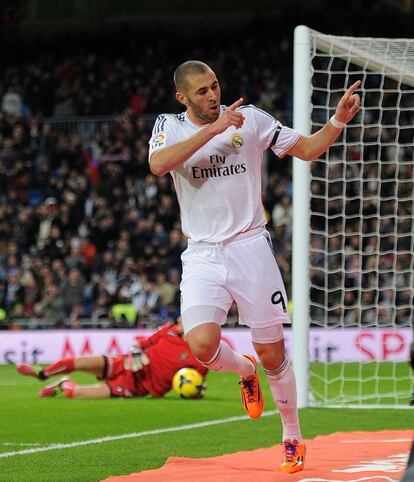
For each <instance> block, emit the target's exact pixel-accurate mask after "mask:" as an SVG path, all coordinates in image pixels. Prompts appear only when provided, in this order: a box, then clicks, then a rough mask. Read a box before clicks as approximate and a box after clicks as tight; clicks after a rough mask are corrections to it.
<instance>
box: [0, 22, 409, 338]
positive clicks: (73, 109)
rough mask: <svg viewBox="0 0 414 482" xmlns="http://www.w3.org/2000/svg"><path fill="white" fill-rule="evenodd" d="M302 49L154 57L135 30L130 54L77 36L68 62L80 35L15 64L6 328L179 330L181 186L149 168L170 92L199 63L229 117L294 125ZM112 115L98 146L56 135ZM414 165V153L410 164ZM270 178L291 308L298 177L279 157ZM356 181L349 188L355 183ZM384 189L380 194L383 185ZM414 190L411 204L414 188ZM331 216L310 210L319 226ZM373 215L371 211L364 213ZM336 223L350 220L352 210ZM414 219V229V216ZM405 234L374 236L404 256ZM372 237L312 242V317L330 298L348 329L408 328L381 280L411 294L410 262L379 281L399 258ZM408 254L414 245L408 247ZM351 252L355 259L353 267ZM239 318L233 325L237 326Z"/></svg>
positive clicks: (5, 121)
mask: <svg viewBox="0 0 414 482" xmlns="http://www.w3.org/2000/svg"><path fill="white" fill-rule="evenodd" d="M290 39H291V32H290V31H289V32H287V33H286V35H281V36H280V37H279V38H273V37H272V36H263V37H255V36H254V35H250V36H244V37H243V38H242V39H239V38H238V39H237V40H233V41H230V40H229V42H228V43H227V44H226V47H225V48H223V47H222V45H221V44H220V42H219V41H215V40H214V39H211V38H209V39H208V41H206V42H204V43H202V44H197V45H196V46H194V47H193V48H192V49H191V48H190V51H189V47H188V44H186V43H185V42H184V43H177V42H175V43H171V41H170V40H171V39H169V38H168V37H163V36H158V37H157V38H154V39H153V41H152V42H151V43H150V44H149V43H148V42H143V41H141V40H142V39H141V38H140V37H139V36H137V35H135V34H133V33H132V32H131V31H129V30H128V29H127V28H125V29H123V30H122V31H120V32H119V35H117V38H116V40H114V39H113V38H111V37H109V36H107V35H105V34H101V35H100V36H99V35H98V36H97V35H90V36H82V37H81V38H77V37H73V38H72V37H70V36H69V40H70V44H71V46H72V49H71V51H70V53H67V50H65V46H66V45H67V44H68V35H66V36H63V37H57V38H56V39H55V41H54V42H51V41H50V39H49V40H48V41H47V42H46V43H44V44H43V43H42V41H41V40H38V41H37V42H33V43H32V44H31V45H27V44H25V45H23V44H22V45H20V44H19V45H17V46H16V51H17V52H18V53H19V55H16V57H15V58H18V59H19V63H17V62H16V61H12V60H10V59H7V58H5V59H4V60H3V65H2V76H1V78H0V98H1V113H0V327H1V328H3V329H10V328H17V327H19V326H21V320H30V323H28V322H27V321H26V322H25V324H24V326H30V327H39V328H42V327H50V326H53V327H72V328H78V327H83V326H112V327H131V326H136V325H139V326H147V325H150V326H155V325H158V324H160V323H163V322H164V321H165V320H166V319H169V318H171V317H173V316H175V315H176V314H177V313H178V310H179V297H180V295H179V280H180V270H181V261H180V256H181V253H182V251H183V250H184V248H185V244H186V240H185V239H183V237H182V235H181V231H180V221H179V217H178V206H177V203H176V198H175V195H174V192H173V185H172V182H171V180H170V177H169V176H164V177H162V178H156V177H154V176H152V175H151V174H150V173H149V169H148V166H147V162H148V161H147V154H148V148H147V145H148V140H149V137H150V132H151V131H150V129H151V126H152V122H153V119H154V114H157V113H161V112H177V111H178V109H179V107H178V104H176V103H175V102H174V95H173V93H174V91H173V85H172V84H171V81H170V79H171V78H172V72H173V70H174V68H175V66H176V65H177V64H178V63H179V62H180V61H182V60H185V59H187V58H188V57H193V58H203V60H205V61H207V62H208V63H209V64H211V65H212V66H213V68H214V69H215V70H216V71H217V73H218V74H219V76H220V78H221V79H222V83H223V84H224V85H223V91H224V92H225V93H226V98H224V99H223V102H224V103H229V102H232V101H234V99H237V98H239V97H240V96H243V97H244V98H245V100H246V102H247V103H254V104H255V105H256V106H258V107H261V108H263V109H264V110H266V111H268V112H269V113H271V114H273V115H275V117H277V118H278V119H279V120H281V122H283V123H286V124H288V125H291V118H290V117H289V116H287V115H286V112H287V113H289V112H291V102H292V90H291V79H292V72H291V40H290ZM103 46H105V48H102V47H103ZM121 46H122V47H121ZM63 52H66V55H63ZM102 52H105V54H103V53H102ZM241 52H243V55H242V56H241V55H240V53H241ZM154 59H156V63H154ZM276 59H277V61H276ZM281 65H284V68H281V67H280V66H281ZM103 115H105V116H108V117H107V118H102V117H97V118H96V119H95V120H90V121H89V123H87V126H88V128H89V130H88V132H87V133H85V131H84V130H82V129H80V128H79V126H81V125H82V123H81V122H79V123H73V126H74V128H73V129H72V128H71V129H70V130H67V129H66V127H67V126H68V125H69V124H70V122H69V120H68V122H67V123H65V122H56V120H57V119H60V120H61V119H65V118H66V119H72V118H73V116H81V117H82V118H83V117H84V116H92V117H94V116H95V117H96V116H103ZM115 116H116V117H115ZM71 125H72V124H71ZM368 155H369V153H368ZM405 155H406V156H407V157H410V155H411V156H412V152H411V154H410V152H409V150H408V149H407V152H406V154H405ZM264 165H265V169H264V176H263V179H264V185H263V203H264V207H265V210H266V212H267V217H268V220H269V226H268V227H269V230H270V233H271V235H272V238H273V242H274V248H275V252H276V256H277V260H278V264H279V267H280V269H281V271H282V276H283V278H284V280H285V284H286V287H287V291H288V295H289V297H290V294H291V293H290V291H291V251H292V245H291V231H292V224H291V223H292V199H291V197H292V189H291V163H290V162H289V159H283V160H277V159H276V158H275V156H274V155H273V154H272V153H269V154H268V157H267V159H265V163H264ZM371 166H372V167H371V169H372V173H373V172H374V170H375V169H378V165H377V164H376V163H375V162H374V161H372V163H371ZM355 168H356V167H355V165H353V167H352V166H351V168H350V170H349V171H348V170H347V171H346V172H347V174H346V176H347V175H348V173H349V176H352V175H353V174H355V173H354V172H353V171H352V169H355ZM393 168H395V166H394V167H393V166H391V161H390V168H389V169H391V170H392V169H393ZM332 169H334V168H332ZM404 169H405V171H404V176H411V178H412V166H411V173H410V172H409V167H408V166H407V167H405V168H404ZM387 172H388V171H387ZM401 172H402V171H400V174H399V175H400V176H401V175H402V174H401ZM332 174H333V175H334V176H335V173H332ZM385 174H386V172H385V170H384V171H383V174H380V179H381V176H385ZM338 176H339V177H341V176H342V174H338ZM342 177H343V176H342ZM372 177H373V178H374V179H377V178H378V175H376V176H375V175H374V174H372ZM394 179H395V180H394V183H393V182H392V181H390V182H388V184H387V189H388V191H387V192H391V193H392V192H395V189H396V186H397V181H398V180H399V178H398V176H397V177H394ZM331 186H332V189H335V186H334V183H333V184H332V185H331ZM371 187H372V189H373V194H375V195H376V194H378V188H377V187H376V186H374V185H373V183H371ZM405 188H406V189H407V190H408V191H410V189H411V191H410V192H411V193H412V186H411V185H408V184H406V185H405ZM324 189H325V187H324V186H323V183H321V182H319V181H314V182H313V184H312V190H313V192H314V193H315V194H318V193H322V191H324ZM338 189H340V188H339V184H338ZM408 191H407V192H408ZM322 194H324V192H323V193H322ZM383 194H384V195H385V194H386V193H385V191H384V193H383ZM314 202H316V203H317V201H314ZM390 202H391V201H390ZM354 207H355V203H354ZM319 208H320V206H319V207H318V206H316V205H313V206H312V209H313V210H314V211H316V212H317V211H318V210H319ZM371 208H372V209H374V207H373V206H372V203H371V205H370V204H369V203H368V204H367V205H364V207H363V209H364V210H365V211H366V210H368V211H369V210H370V209H371ZM332 209H333V210H336V211H335V212H338V213H339V214H340V213H342V211H340V209H341V208H340V207H339V205H336V206H334V205H332ZM384 209H385V208H384ZM389 209H391V211H392V207H391V205H390V206H389ZM403 209H404V210H405V211H404V213H405V215H406V216H409V215H412V211H411V210H412V207H410V206H409V205H408V203H407V204H404V208H403ZM338 210H339V211H338ZM374 210H375V209H374ZM365 211H364V212H365ZM368 211H367V212H368ZM332 212H333V211H332ZM358 212H359V211H358ZM375 212H377V211H375ZM312 219H313V224H314V225H313V229H314V230H316V231H318V229H321V226H320V223H323V222H324V221H321V218H320V217H318V216H317V215H316V216H315V215H314V216H313V218H312ZM353 219H354V218H353ZM404 219H407V218H406V217H404ZM374 222H375V220H372V221H371V222H370V223H371V224H372V223H374ZM393 222H395V221H392V220H389V221H387V220H386V219H384V221H381V226H380V227H378V226H373V225H372V226H371V225H367V232H372V233H377V232H378V230H379V232H381V233H391V234H390V235H389V241H388V243H391V245H392V244H393V243H394V244H395V241H393V240H392V239H391V237H392V232H394V231H393V228H394V226H391V224H392V223H393ZM318 223H319V224H318ZM358 223H359V220H358V219H356V220H355V222H354V224H352V222H351V223H348V225H347V226H346V229H348V231H349V232H348V233H347V235H346V236H345V237H346V241H345V237H343V239H342V238H340V236H335V233H336V232H337V231H339V229H337V228H338V226H337V225H335V224H332V225H330V227H329V228H330V235H329V236H328V237H326V236H325V237H324V236H323V235H314V236H312V263H313V271H312V298H313V301H314V303H313V307H312V309H313V316H314V317H316V318H317V317H322V318H323V317H325V316H326V313H325V312H324V309H322V308H321V307H320V306H322V304H323V302H324V301H325V300H324V297H326V296H327V294H328V293H329V297H330V298H329V300H330V301H329V303H328V306H329V309H328V311H329V316H336V315H339V314H343V313H340V311H341V310H347V313H346V316H347V317H348V318H349V319H351V318H352V319H354V321H355V322H360V323H368V324H369V323H371V322H373V321H372V320H375V321H376V320H377V318H378V316H379V315H378V310H381V304H384V306H385V305H386V306H388V307H389V309H390V310H391V311H392V310H394V315H392V316H394V319H395V311H396V308H395V307H396V305H398V304H401V305H402V306H403V307H404V308H403V309H401V310H400V312H399V313H398V316H400V317H402V318H401V319H405V317H407V316H409V314H410V309H409V307H408V306H409V300H408V299H407V297H408V298H409V297H410V296H412V293H411V291H410V289H400V290H397V289H396V288H395V287H394V286H393V280H394V279H395V276H397V275H395V274H394V275H392V274H390V275H389V276H388V277H387V276H385V275H384V276H383V275H382V274H381V273H383V269H382V267H384V269H385V270H386V269H388V268H387V265H386V263H387V262H388V263H391V264H392V266H391V268H390V269H389V272H390V273H397V274H398V273H399V272H400V276H397V277H398V282H399V283H400V286H404V284H405V283H407V282H409V281H410V279H409V277H410V274H409V266H410V263H411V268H412V263H413V259H412V258H413V255H412V252H411V255H410V254H407V255H406V256H405V257H402V258H401V259H399V260H397V261H396V260H394V259H391V255H389V256H385V255H384V256H382V255H381V262H380V266H381V270H380V271H381V272H380V274H378V266H379V265H378V262H377V261H376V260H375V259H374V257H375V256H378V254H377V253H378V251H381V250H384V252H385V253H388V248H387V247H386V246H385V245H382V247H381V248H380V249H379V248H378V247H377V246H375V243H376V242H377V241H376V239H377V237H376V236H374V235H373V236H371V237H369V236H362V237H363V238H364V239H363V241H362V240H361V237H359V238H358V236H357V235H356V234H355V233H356V232H357V229H356V225H357V224H358ZM387 223H388V227H387V226H386V224H387ZM364 229H365V228H364ZM341 232H345V231H341ZM348 234H349V236H348ZM357 238H358V239H357ZM387 239H388V238H387ZM410 239H412V238H409V235H408V234H407V236H406V237H404V242H405V243H409V242H410ZM385 242H386V241H383V243H385ZM411 242H412V241H411ZM328 244H329V246H328ZM370 250H371V251H370ZM408 250H409V248H408ZM344 251H347V252H348V254H350V256H349V257H348V258H347V263H349V265H348V264H347V265H346V266H345V265H344V263H345V261H343V254H344ZM362 251H364V254H362ZM353 253H354V254H356V256H353ZM370 253H371V254H370ZM387 260H388V261H387ZM361 263H362V264H361ZM384 263H385V264H384ZM393 263H394V264H393ZM395 263H397V265H398V266H400V264H401V266H402V268H401V270H396V269H395V266H396V264H395ZM407 263H408V268H407ZM327 264H329V266H331V265H333V266H338V267H340V269H342V270H343V269H345V272H346V273H347V274H346V278H347V279H346V284H345V285H344V280H343V279H342V278H341V276H339V275H338V274H335V273H333V274H332V275H329V280H327V278H326V277H325V275H324V274H322V272H321V271H318V269H317V268H318V266H322V265H327ZM371 265H372V266H371ZM393 267H394V268H393ZM361 273H363V274H361ZM360 276H363V277H364V280H363V281H361V280H360V279H358V277H360ZM381 276H382V278H384V277H385V278H387V280H388V281H387V283H386V284H385V286H386V289H384V290H382V291H381V292H379V291H378V290H376V289H375V288H370V286H371V284H373V283H374V284H375V283H378V281H379V277H381ZM392 276H394V278H393V277H392ZM411 276H412V275H411ZM390 277H391V278H392V279H391V281H389V279H390ZM382 278H381V279H382ZM411 281H412V279H411ZM343 286H345V287H346V288H347V290H343V289H342V287H343ZM408 286H410V285H408ZM411 286H412V284H411ZM361 287H363V288H364V289H362V290H361ZM393 290H394V291H393ZM396 293H397V294H398V296H397V297H396ZM410 293H411V295H410ZM364 304H368V306H370V308H372V309H371V312H370V315H369V316H368V315H367V316H361V315H360V314H359V315H358V310H361V305H364ZM397 307H398V306H397ZM411 309H412V308H411ZM335 310H336V311H335ZM384 310H385V308H384ZM384 313H385V311H384ZM380 316H382V315H380ZM236 318H237V314H236V312H235V310H233V309H232V310H231V313H230V317H229V321H228V323H229V324H233V323H234V321H235V319H236ZM387 319H389V317H388V318H387ZM370 320H371V321H370Z"/></svg>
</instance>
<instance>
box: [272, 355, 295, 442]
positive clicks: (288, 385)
mask: <svg viewBox="0 0 414 482" xmlns="http://www.w3.org/2000/svg"><path fill="white" fill-rule="evenodd" d="M265 372H266V376H267V379H268V381H269V385H270V391H271V392H272V397H273V400H274V402H275V404H276V406H277V408H278V410H279V413H280V418H281V419H282V425H283V440H286V439H291V440H293V439H296V440H297V441H298V442H303V438H302V433H301V430H300V424H299V415H298V409H297V397H296V381H295V374H294V372H293V369H292V366H291V364H290V362H289V360H288V359H287V358H285V360H284V362H283V363H282V364H281V365H280V367H279V368H278V369H277V370H275V371H269V370H266V369H265Z"/></svg>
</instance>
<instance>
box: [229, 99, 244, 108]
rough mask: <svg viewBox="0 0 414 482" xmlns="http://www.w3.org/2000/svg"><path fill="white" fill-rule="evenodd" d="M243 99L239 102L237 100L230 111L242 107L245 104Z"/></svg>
mask: <svg viewBox="0 0 414 482" xmlns="http://www.w3.org/2000/svg"><path fill="white" fill-rule="evenodd" d="M243 101H244V99H243V97H240V99H239V100H236V102H234V104H231V106H230V107H229V109H230V110H236V109H237V107H240V106H241V105H242V104H243Z"/></svg>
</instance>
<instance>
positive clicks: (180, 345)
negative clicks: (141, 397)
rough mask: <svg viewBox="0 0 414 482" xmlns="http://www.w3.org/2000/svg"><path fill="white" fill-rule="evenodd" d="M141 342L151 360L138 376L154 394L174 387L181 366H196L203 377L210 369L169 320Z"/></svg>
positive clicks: (142, 383) (155, 395)
mask: <svg viewBox="0 0 414 482" xmlns="http://www.w3.org/2000/svg"><path fill="white" fill-rule="evenodd" d="M139 342H140V345H141V347H142V349H143V350H145V353H146V354H147V356H148V358H149V360H150V363H149V365H146V366H145V367H144V369H143V372H144V373H141V372H142V371H140V372H137V374H136V376H137V377H138V378H139V382H140V383H141V385H142V386H143V387H145V389H146V390H147V391H148V393H150V394H151V395H152V396H153V397H161V396H162V395H164V394H165V393H166V392H168V391H169V390H171V386H172V379H173V377H174V375H175V374H176V372H178V370H180V369H181V368H186V367H188V368H195V369H196V370H197V371H198V372H199V373H200V374H201V375H203V377H204V376H205V375H206V373H207V372H208V369H207V368H206V367H204V366H203V365H201V363H200V362H199V361H198V360H197V359H196V358H195V356H194V355H193V354H192V352H191V350H190V347H189V346H188V344H187V342H186V341H185V340H184V338H183V337H182V334H181V330H180V329H179V328H178V327H177V326H174V325H172V324H166V325H164V326H163V327H161V328H160V329H159V330H158V331H156V332H155V333H154V334H153V335H151V336H150V337H149V338H144V339H139Z"/></svg>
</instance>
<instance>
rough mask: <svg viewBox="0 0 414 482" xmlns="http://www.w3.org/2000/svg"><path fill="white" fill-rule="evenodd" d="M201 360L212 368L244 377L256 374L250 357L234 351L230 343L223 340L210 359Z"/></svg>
mask: <svg viewBox="0 0 414 482" xmlns="http://www.w3.org/2000/svg"><path fill="white" fill-rule="evenodd" d="M199 361H200V363H201V364H202V365H204V366H205V367H207V368H209V369H210V370H216V371H219V372H233V373H238V374H239V375H240V376H242V377H248V376H250V375H254V371H255V367H254V365H253V363H252V362H251V361H250V360H249V359H248V358H246V357H245V356H243V355H240V354H239V353H236V352H235V351H233V350H232V349H231V348H230V347H229V345H227V343H224V342H223V341H221V342H220V345H219V347H218V349H217V351H216V353H214V355H213V356H212V357H211V358H210V360H208V361H206V362H203V361H201V360H199Z"/></svg>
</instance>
